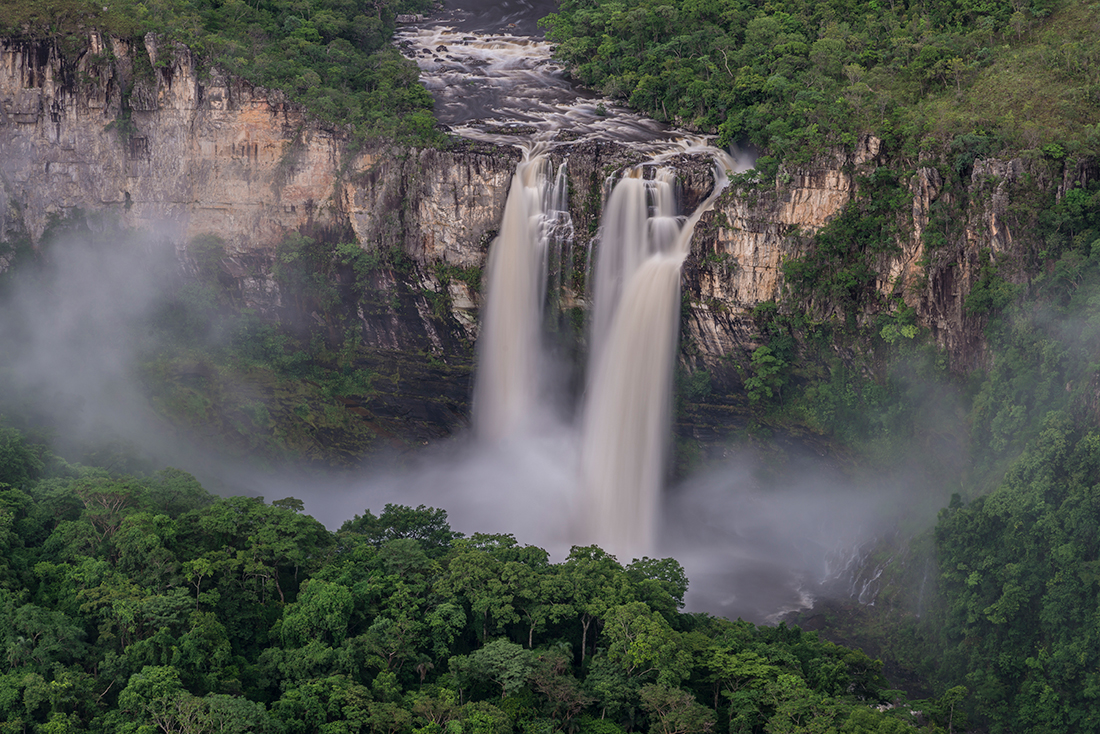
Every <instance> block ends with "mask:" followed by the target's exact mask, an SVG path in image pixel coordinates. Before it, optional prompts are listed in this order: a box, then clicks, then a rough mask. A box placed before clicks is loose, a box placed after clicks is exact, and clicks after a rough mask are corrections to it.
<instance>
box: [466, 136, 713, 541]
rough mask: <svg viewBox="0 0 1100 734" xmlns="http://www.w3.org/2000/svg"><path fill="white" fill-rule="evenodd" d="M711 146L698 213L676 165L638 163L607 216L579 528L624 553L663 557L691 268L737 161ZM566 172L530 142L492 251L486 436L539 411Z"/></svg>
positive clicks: (482, 423)
mask: <svg viewBox="0 0 1100 734" xmlns="http://www.w3.org/2000/svg"><path fill="white" fill-rule="evenodd" d="M708 151H709V152H710V153H711V154H712V155H713V156H714V157H715V158H716V160H717V161H718V165H717V166H716V174H715V187H714V190H713V192H712V194H711V195H710V197H709V198H708V199H707V200H705V201H704V202H703V203H702V204H701V205H700V206H699V207H698V208H697V209H696V210H695V212H694V213H693V214H692V215H691V216H690V217H687V218H686V219H685V218H684V217H681V216H678V215H677V212H676V174H675V172H674V171H673V170H672V169H670V168H664V167H662V168H659V169H657V170H656V171H655V173H654V176H653V178H652V179H648V180H647V179H646V178H645V177H644V172H645V168H643V167H637V168H634V169H630V170H628V171H626V172H625V173H624V175H623V176H622V178H621V179H620V180H619V181H618V182H617V183H616V185H615V186H614V188H613V189H612V191H611V193H610V195H609V196H608V201H607V205H606V207H605V210H604V215H603V219H602V222H601V225H600V230H599V232H600V233H599V245H598V249H597V253H596V262H595V268H594V273H593V285H592V292H591V302H592V304H593V309H592V324H591V331H590V336H589V366H588V386H587V389H586V392H585V398H584V404H583V406H582V408H581V416H582V417H581V426H580V436H579V438H580V481H579V486H580V489H581V491H582V496H581V497H579V498H578V499H577V501H576V502H575V506H576V507H577V508H578V510H579V516H577V517H576V518H575V521H574V523H573V525H574V535H575V537H576V539H577V540H579V541H581V542H584V543H596V544H598V545H600V546H602V547H603V548H605V549H606V550H608V551H609V552H611V553H613V554H616V555H618V556H620V557H621V558H622V559H623V560H624V561H626V560H628V559H629V558H632V557H640V556H642V555H646V554H648V553H651V552H652V545H653V539H654V536H655V531H656V526H657V520H658V518H657V514H658V510H657V508H658V506H659V499H660V490H661V485H662V481H663V479H664V473H665V465H666V457H667V454H668V432H669V418H670V407H671V386H672V369H673V364H674V362H675V354H676V346H677V342H678V336H679V313H680V269H681V267H682V265H683V262H684V259H685V258H686V257H687V255H688V253H689V251H690V242H691V234H692V231H693V229H694V228H695V224H696V223H697V222H698V220H699V217H701V216H702V214H703V213H704V212H705V211H707V210H709V209H710V207H711V205H712V204H713V202H714V200H715V199H716V198H717V197H718V195H719V194H720V193H721V191H722V189H723V188H724V186H725V181H726V178H725V170H726V169H727V168H733V163H732V161H729V160H728V158H721V157H720V156H721V155H722V154H721V152H720V151H715V150H714V149H708ZM564 167H565V164H564V163H563V164H562V166H561V167H559V169H558V170H557V172H556V174H555V172H554V170H553V166H552V165H551V164H550V161H549V160H548V159H547V157H546V156H545V154H544V151H543V150H541V149H538V148H533V149H529V150H525V151H524V158H523V160H522V162H520V164H519V165H518V166H517V168H516V172H515V175H514V176H513V179H512V186H511V189H510V191H509V194H508V200H507V203H506V204H505V209H504V216H503V219H502V222H501V226H500V233H499V235H498V236H497V238H496V239H495V240H494V241H493V243H492V246H491V248H490V252H489V260H488V264H487V273H486V291H487V296H486V302H485V306H484V311H483V313H484V317H483V320H482V330H481V336H480V338H479V340H478V348H479V356H478V359H479V363H478V373H477V382H476V385H475V388H474V426H475V429H476V432H477V435H478V437H479V439H482V440H488V441H490V442H492V441H499V440H501V439H504V438H508V437H514V436H522V435H524V434H525V433H526V434H529V433H530V430H531V426H532V419H533V418H534V416H535V415H536V414H537V412H538V409H539V406H540V401H541V398H542V394H541V393H542V376H541V375H540V373H539V370H540V365H541V364H542V363H543V354H542V350H543V346H542V340H541V327H542V323H543V318H542V316H543V311H544V308H545V304H546V302H547V300H550V301H551V302H555V301H556V299H557V298H558V297H559V294H560V293H561V290H562V286H563V284H564V279H565V277H566V271H567V267H566V260H567V259H571V255H567V253H568V252H569V248H570V247H571V242H572V222H571V220H570V219H569V216H568V206H567V201H566V198H565V197H566V191H567V186H566V184H567V179H566V175H565V170H564ZM548 283H549V290H548ZM556 305H557V304H556V303H555V306H556Z"/></svg>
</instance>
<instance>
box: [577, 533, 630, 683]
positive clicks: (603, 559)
mask: <svg viewBox="0 0 1100 734" xmlns="http://www.w3.org/2000/svg"><path fill="white" fill-rule="evenodd" d="M562 580H563V583H564V586H565V588H566V589H568V595H569V598H570V599H572V601H573V610H574V614H576V615H577V616H578V617H579V618H580V623H581V663H583V662H584V658H585V652H586V649H587V647H588V644H587V643H588V630H589V628H590V627H591V626H592V623H593V622H595V621H596V620H598V619H601V618H602V617H603V616H604V615H605V614H606V613H607V611H608V610H609V609H610V608H611V607H612V606H614V605H615V604H617V603H620V600H622V598H623V597H624V596H625V589H624V584H623V581H624V580H625V579H624V576H623V567H622V566H620V565H619V563H618V561H616V560H615V557H614V556H612V555H609V554H607V553H605V552H604V551H603V550H602V549H600V548H597V547H596V546H594V545H593V546H584V547H581V546H573V548H572V549H571V550H570V551H569V557H568V558H567V559H566V560H565V563H564V564H563V568H562ZM595 644H596V640H595V635H593V636H592V645H593V647H595Z"/></svg>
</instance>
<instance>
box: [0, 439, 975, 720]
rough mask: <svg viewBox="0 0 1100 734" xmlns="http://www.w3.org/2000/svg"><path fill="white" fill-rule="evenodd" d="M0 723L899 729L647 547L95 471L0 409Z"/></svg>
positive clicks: (793, 642) (855, 688) (832, 672)
mask: <svg viewBox="0 0 1100 734" xmlns="http://www.w3.org/2000/svg"><path fill="white" fill-rule="evenodd" d="M0 545H2V551H3V553H2V556H0V557H2V559H3V565H2V566H0V649H2V651H3V661H4V669H3V672H2V673H0V730H2V731H5V732H28V731H35V732H79V731H97V732H98V731H102V732H154V731H163V732H246V731H252V732H301V733H302V734H307V733H312V732H392V733H395V734H396V733H397V732H418V733H420V734H431V733H436V732H438V733H442V732H447V733H450V734H459V733H462V732H469V733H475V732H476V733H478V734H495V733H499V734H504V733H505V732H514V731H519V732H554V731H574V732H591V733H600V734H614V733H615V732H624V731H635V730H648V731H652V732H663V733H665V734H671V733H672V732H680V733H682V734H689V733H695V732H705V731H722V732H725V731H744V732H748V731H791V732H793V731H826V730H828V731H838V732H853V733H855V732H871V731H875V732H895V731H897V732H900V731H907V730H910V728H911V724H915V725H920V726H922V727H928V728H930V729H934V728H936V727H946V728H948V729H950V728H951V727H952V726H958V725H959V724H960V723H961V722H962V720H963V717H962V714H961V712H960V711H956V710H955V707H956V705H957V703H958V701H959V699H960V697H961V696H962V695H963V693H964V692H963V691H962V689H958V690H953V691H949V692H948V693H947V694H946V695H944V696H943V697H942V698H940V699H936V700H929V701H924V702H920V703H913V704H910V703H908V702H904V705H901V706H896V705H895V704H899V703H902V702H903V699H902V698H901V696H902V694H901V693H900V692H898V691H892V690H887V687H886V682H885V680H884V679H883V677H882V674H881V667H882V664H881V663H880V662H876V661H874V660H871V659H870V658H868V657H867V656H866V655H864V654H863V653H861V652H858V651H856V650H851V649H846V648H843V647H839V646H837V645H834V644H831V643H828V642H824V641H822V640H821V639H819V638H818V637H817V635H816V634H813V633H803V632H802V631H800V630H799V629H798V628H797V627H787V626H785V625H780V626H778V627H757V626H755V625H752V624H749V623H747V622H740V621H738V622H733V621H729V620H724V619H718V618H713V617H709V616H707V615H702V614H684V613H682V612H680V608H681V607H682V606H683V597H684V593H685V591H686V590H687V585H688V580H687V579H686V578H685V576H684V572H683V569H682V568H681V567H680V566H679V564H677V563H676V561H674V560H672V559H661V560H658V559H651V558H643V559H636V560H634V561H633V562H632V563H630V564H629V565H625V566H624V565H623V564H621V563H619V562H618V561H617V560H616V559H615V558H613V557H611V556H609V555H607V554H606V553H604V552H602V551H601V550H600V549H599V548H595V547H575V548H573V550H572V552H571V553H570V554H569V557H568V558H567V559H565V560H564V561H563V562H561V563H551V562H550V561H549V559H548V556H547V553H546V551H544V550H542V549H540V548H535V547H531V546H523V545H520V544H518V543H517V542H516V540H515V538H513V537H512V536H509V535H482V534H474V535H472V536H470V537H462V535H461V534H460V533H456V532H454V531H452V530H451V529H450V527H449V526H448V524H447V514H446V513H445V512H443V511H441V510H434V509H431V508H426V507H423V506H420V507H417V508H415V509H413V508H409V507H403V506H398V505H387V506H386V507H385V509H384V510H383V511H382V512H381V513H380V514H379V515H377V516H376V515H374V514H373V513H371V512H370V511H366V512H365V513H364V514H363V515H362V516H356V517H354V518H353V519H351V520H349V521H347V522H346V523H344V525H343V527H341V528H340V530H339V531H338V532H336V533H332V532H329V531H328V530H326V529H325V528H324V527H323V526H322V525H321V524H320V523H318V522H317V521H316V520H314V519H313V518H311V517H309V516H307V515H304V514H303V513H302V503H301V502H300V501H299V500H296V499H294V498H293V497H288V498H285V499H280V500H276V501H274V502H271V503H270V504H267V503H265V502H264V501H263V499H262V498H257V497H228V498H217V497H214V496H211V495H210V494H208V493H207V492H206V491H205V490H204V489H203V488H202V487H201V486H200V485H199V484H198V482H196V481H195V480H194V478H193V477H191V476H190V475H188V474H186V473H184V472H181V471H178V470H174V469H166V470H162V471H158V472H155V473H152V474H149V475H146V476H142V477H136V476H112V475H110V474H109V473H108V472H107V471H105V470H102V469H96V468H92V467H86V466H80V465H73V464H69V463H67V462H65V461H64V460H62V459H60V458H59V457H57V456H54V455H52V454H51V453H50V452H49V451H48V450H47V449H46V448H45V447H44V446H42V445H40V444H36V443H34V442H33V441H31V440H29V439H28V438H27V437H26V436H25V435H24V434H22V433H21V432H19V431H16V430H15V429H12V428H9V427H0Z"/></svg>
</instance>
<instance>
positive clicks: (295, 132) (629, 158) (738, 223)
mask: <svg viewBox="0 0 1100 734" xmlns="http://www.w3.org/2000/svg"><path fill="white" fill-rule="evenodd" d="M0 151H2V154H0V238H9V237H12V236H14V235H15V234H16V233H18V232H20V231H24V232H26V233H27V234H28V235H29V236H30V238H31V239H32V241H37V239H38V238H39V237H40V236H41V235H42V233H43V231H44V230H45V229H46V227H47V226H48V224H49V222H50V219H51V217H52V216H55V215H64V214H65V213H68V212H71V211H72V210H74V209H77V208H80V209H84V210H88V211H106V212H110V213H111V214H113V215H115V216H117V217H118V218H119V219H120V220H121V222H122V223H123V224H125V225H129V226H133V227H137V228H143V229H146V230H148V231H150V232H152V233H154V234H155V236H156V238H158V239H162V240H163V241H164V242H166V243H168V245H172V246H175V247H177V249H178V250H179V251H180V253H181V254H182V253H183V252H184V251H185V244H186V242H187V241H188V240H189V239H190V238H191V237H193V236H195V235H199V234H205V233H214V234H217V235H219V236H220V237H222V238H223V239H224V240H225V241H226V242H227V252H226V255H227V257H226V259H225V261H224V262H223V264H222V266H223V268H224V270H225V271H226V273H227V274H229V275H230V276H231V277H233V278H235V279H236V281H237V283H238V285H239V287H240V289H241V291H242V293H243V295H244V297H245V299H246V300H247V301H248V302H250V303H252V304H254V305H256V306H258V307H260V308H278V307H279V306H280V294H279V292H278V289H277V287H276V286H275V283H274V281H273V279H272V277H271V263H272V257H273V254H274V250H275V246H276V243H277V242H278V241H279V240H280V239H281V238H282V237H283V236H284V235H285V234H286V233H287V232H290V231H295V230H296V231H301V232H304V233H306V234H313V235H316V236H328V237H339V238H347V239H350V238H352V237H354V238H355V239H357V240H358V241H359V242H360V244H361V245H362V246H363V247H365V248H367V249H384V248H389V247H393V246H398V247H399V248H400V250H401V251H402V252H403V253H404V254H405V256H406V257H407V258H408V259H409V260H410V261H411V263H412V267H411V269H410V270H409V271H408V272H406V273H403V274H397V273H394V272H391V271H380V272H379V273H376V274H375V276H374V278H375V280H376V283H375V285H376V286H377V288H378V289H379V290H380V291H381V292H386V293H390V294H391V295H392V297H391V298H389V299H388V300H387V299H383V301H381V302H380V304H381V305H379V307H378V308H376V309H373V311H371V310H370V309H368V310H366V311H362V312H361V314H360V315H361V318H362V322H363V325H364V331H365V334H366V337H367V341H368V343H369V344H370V345H371V346H374V347H378V348H382V349H394V350H406V351H408V350H414V351H415V350H420V351H423V352H427V353H431V354H433V355H435V356H436V357H438V358H440V359H444V360H449V359H451V358H452V356H453V355H456V354H457V355H460V358H461V359H465V360H468V359H469V358H470V356H471V352H470V344H471V343H472V341H473V340H474V339H475V338H476V334H477V318H476V317H477V305H478V300H479V294H478V293H477V289H476V287H471V285H470V284H469V283H468V282H462V281H459V280H456V279H440V278H439V277H437V272H436V269H435V264H437V263H445V264H448V265H453V266H456V267H460V268H470V267H475V268H476V267H480V266H482V265H483V263H484V260H485V254H486V251H487V248H488V244H489V242H490V241H491V239H492V236H493V234H494V233H495V230H496V227H497V225H498V222H499V220H500V215H501V212H502V210H503V206H504V202H505V200H506V198H507V193H508V185H509V183H510V179H511V174H512V171H513V169H514V167H515V163H516V161H517V160H518V158H519V156H520V153H519V151H518V150H516V149H513V148H501V147H494V146H488V145H484V144H475V143H460V144H458V145H456V146H455V147H454V148H453V149H450V150H446V151H438V150H392V149H383V148H365V149H357V148H355V147H353V146H352V145H351V144H350V142H349V139H348V138H347V136H345V135H344V134H343V132H342V131H340V130H337V129H333V128H331V127H329V126H326V125H324V124H322V123H319V122H317V121H316V120H314V119H312V118H310V117H309V116H308V115H306V114H304V113H303V112H302V111H301V110H299V109H298V108H296V107H295V106H294V105H292V104H290V103H289V102H288V101H287V100H286V99H285V98H284V97H283V95H282V94H281V93H279V92H273V91H270V90H265V89H261V88H257V87H254V86H252V85H250V84H248V83H246V82H244V81H242V80H239V79H236V78H233V77H231V76H229V75H225V74H222V73H220V72H218V71H217V70H214V71H207V72H203V71H200V69H199V68H198V66H197V63H196V60H195V59H194V58H193V57H192V55H191V54H190V52H189V51H188V50H187V49H186V48H182V47H177V46H167V45H164V44H160V43H158V42H157V40H156V39H155V38H153V37H148V38H146V39H145V40H144V43H140V42H139V43H130V42H127V41H121V40H118V39H111V38H104V37H101V36H98V35H93V36H92V37H91V44H90V47H89V48H88V50H86V51H85V52H83V53H80V54H78V55H75V56H66V55H65V53H63V52H62V51H61V49H60V47H59V46H58V45H56V44H53V43H51V42H20V41H0ZM564 155H568V157H569V172H570V178H571V186H570V190H571V204H570V206H571V209H572V210H573V212H572V213H573V221H574V226H575V230H576V232H577V241H576V243H575V251H576V252H580V253H581V254H582V255H583V253H584V252H585V248H587V247H588V243H589V241H590V240H591V238H592V236H593V235H594V234H595V231H596V224H597V222H598V215H599V210H600V207H601V204H602V197H603V196H604V191H603V182H604V180H605V178H606V176H607V174H608V173H609V172H610V171H611V170H612V169H614V168H616V167H621V166H622V165H625V164H627V163H633V162H637V161H638V160H639V157H638V156H637V155H636V154H634V153H633V152H631V151H630V150H628V149H625V148H622V147H620V146H613V145H599V144H594V143H581V144H577V145H576V146H573V147H572V148H569V149H564V150H562V151H559V152H557V153H555V158H558V159H559V160H560V159H561V157H562V156H564ZM885 162H886V161H885V159H884V154H883V152H882V149H881V144H880V143H879V141H877V140H876V139H874V138H864V139H863V140H861V141H860V143H859V144H858V145H857V146H856V147H855V150H854V151H852V152H851V153H846V154H839V153H838V154H828V155H822V156H821V157H819V158H818V159H817V160H816V161H814V162H813V163H811V164H810V165H807V166H805V167H803V168H799V169H796V170H789V171H781V172H780V175H779V177H778V183H776V185H775V186H774V187H770V188H766V189H764V188H761V187H753V188H749V189H740V190H739V189H736V188H735V189H733V190H731V191H729V192H727V193H726V194H724V195H723V197H722V198H721V199H720V201H719V204H718V206H717V207H716V209H715V211H714V212H712V213H711V214H709V215H707V216H706V217H704V219H703V220H702V222H701V223H700V225H699V229H698V230H697V233H696V238H695V242H694V246H693V255H692V258H691V259H690V260H689V263H688V267H687V268H686V272H685V285H686V288H687V291H688V294H689V295H690V297H691V298H690V300H691V303H692V308H691V311H690V313H689V314H688V316H687V318H686V320H685V323H686V324H687V329H686V334H685V336H686V337H687V343H689V344H690V345H691V356H692V357H693V358H694V359H696V360H697V364H698V365H699V366H704V367H706V368H708V369H710V370H712V371H713V373H714V374H716V375H717V376H719V377H723V376H724V377H728V378H729V379H734V380H735V379H736V373H735V371H734V370H733V369H732V366H731V364H732V362H735V361H738V360H743V358H744V356H745V354H746V353H747V352H749V351H751V349H753V348H754V347H755V346H756V341H755V339H756V335H755V330H754V327H753V324H752V320H751V317H750V315H749V314H750V312H751V310H752V308H753V307H754V306H756V305H757V304H759V303H761V302H763V301H769V300H777V299H779V298H780V297H781V296H782V292H783V282H782V275H781V264H782V262H783V260H784V258H787V257H792V256H795V255H797V254H799V253H800V252H801V251H802V250H801V248H803V247H804V245H805V242H806V237H805V236H806V235H807V234H809V233H812V232H813V231H816V230H817V229H818V228H820V227H821V226H823V225H824V224H825V223H826V222H828V221H829V220H830V219H831V218H832V217H834V216H835V215H836V214H837V213H838V212H840V211H841V209H842V208H843V207H844V206H845V205H846V204H847V203H848V202H849V201H850V200H851V199H852V197H853V196H854V195H855V193H856V189H857V186H858V183H857V181H858V176H859V175H860V174H861V173H866V172H870V171H872V170H873V169H874V168H875V166H877V165H880V164H882V163H885ZM679 166H680V168H681V171H682V175H681V179H682V186H683V198H684V200H685V202H687V203H688V205H689V206H690V205H691V203H692V202H693V201H698V200H699V199H700V198H701V197H702V196H703V195H704V194H705V191H706V189H707V188H708V187H709V185H710V177H709V173H708V172H707V169H708V168H709V166H708V165H707V164H705V162H702V161H700V160H697V159H696V160H694V161H681V162H680V164H679ZM1049 168H1050V167H1049V166H1045V164H1043V165H1040V164H1036V163H1034V162H1029V161H1020V160H1015V161H996V160H990V161H978V162H977V163H976V164H975V165H974V167H973V173H972V174H971V175H970V179H969V182H968V184H967V189H966V191H965V193H960V192H959V191H958V190H957V188H956V190H954V191H952V190H948V188H947V187H946V186H945V183H944V180H943V176H941V174H940V173H939V172H938V171H937V170H936V169H934V168H918V169H916V172H915V174H913V176H912V178H911V180H910V181H909V182H908V185H909V191H910V193H911V194H912V213H911V216H910V217H908V221H907V222H906V224H905V226H904V227H903V228H902V229H903V235H902V236H901V238H900V241H899V242H898V243H897V244H898V245H899V250H900V254H897V255H895V256H890V257H884V258H882V259H881V260H880V261H879V262H877V263H876V269H877V273H878V281H877V287H878V289H879V290H880V291H881V292H883V293H887V294H895V295H897V296H898V297H900V298H902V299H904V300H905V302H906V303H907V304H909V305H910V306H912V307H913V308H915V309H916V311H917V314H918V317H919V319H920V320H921V321H922V323H924V324H926V325H927V326H929V327H930V328H931V329H932V330H933V332H934V333H935V335H936V338H937V339H938V340H939V341H940V343H941V344H942V345H943V346H944V347H945V348H947V349H948V350H949V352H950V353H951V355H952V359H953V363H954V364H955V365H956V366H957V368H959V369H960V370H965V369H967V368H970V367H973V366H974V365H977V364H979V363H980V362H981V360H982V358H983V353H982V342H981V335H980V327H981V323H980V321H979V320H978V319H976V318H974V317H971V316H968V315H967V314H966V312H965V310H964V308H963V303H964V300H965V297H966V295H967V293H968V292H969V290H970V288H971V285H972V284H973V283H974V282H975V279H976V278H977V271H978V267H979V262H980V256H981V253H982V252H988V253H991V256H992V257H994V258H996V257H1000V256H1002V255H1006V256H1007V255H1011V254H1012V253H1013V252H1015V251H1017V250H1019V249H1020V248H1025V247H1027V246H1028V236H1027V232H1026V231H1020V230H1021V228H1022V227H1023V226H1025V225H1026V223H1025V222H1021V221H1017V220H1015V219H1014V218H1013V216H1012V209H1013V201H1014V197H1018V196H1021V195H1025V194H1026V190H1027V188H1028V187H1032V188H1034V187H1035V186H1042V185H1052V186H1059V187H1060V188H1061V189H1065V188H1066V187H1067V186H1070V185H1072V184H1073V182H1075V181H1080V180H1087V178H1088V177H1090V176H1092V175H1095V172H1094V171H1091V169H1089V168H1088V167H1087V166H1086V167H1084V168H1081V167H1078V169H1079V170H1073V171H1070V170H1066V171H1064V172H1061V173H1060V174H1059V175H1061V177H1062V178H1061V180H1053V179H1052V176H1054V174H1053V173H1052V172H1051V171H1050V170H1049ZM1048 179H1051V180H1048ZM945 197H946V198H947V199H950V198H951V197H954V198H955V199H965V201H955V202H954V204H955V205H956V208H957V209H958V210H959V211H960V212H961V216H960V218H959V221H958V222H957V224H959V225H960V226H958V227H956V229H955V230H954V231H952V232H951V233H949V234H950V237H949V239H950V243H949V245H948V246H947V247H945V248H940V249H938V250H937V251H935V252H926V251H925V246H924V241H925V238H924V237H923V236H922V235H923V232H924V230H925V229H926V228H927V227H928V226H930V221H931V213H932V208H933V205H935V204H936V203H937V202H941V201H943V200H944V199H945ZM168 245H166V246H168ZM584 260H585V258H584V257H583V256H582V257H574V260H573V262H574V264H575V265H576V266H578V267H583V262H584ZM448 281H449V282H448ZM433 294H434V295H433ZM440 297H442V298H440ZM582 298H583V294H581V293H575V292H574V293H570V294H567V298H566V299H564V300H563V302H565V303H572V304H577V303H580V301H581V299H582ZM441 303H442V304H443V306H444V310H445V313H441V311H440V304H441ZM368 311H370V312H368ZM730 356H733V358H734V359H733V360H731V359H729V357H730Z"/></svg>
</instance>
